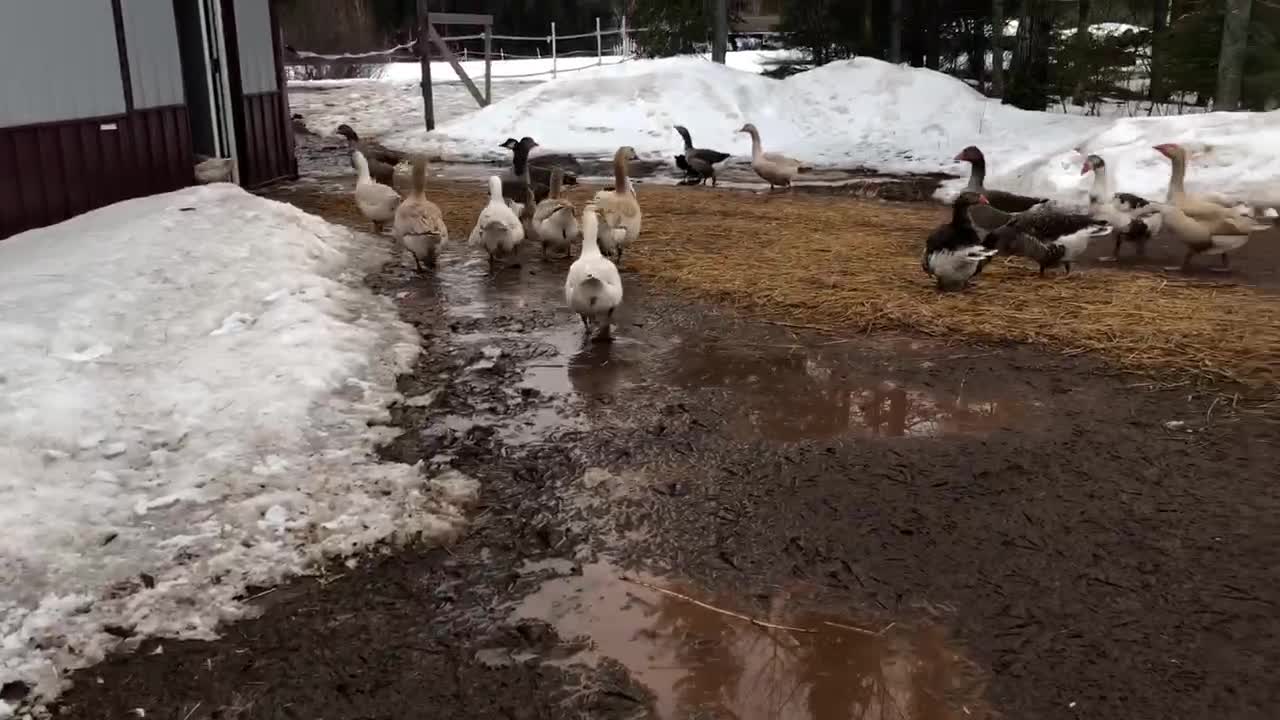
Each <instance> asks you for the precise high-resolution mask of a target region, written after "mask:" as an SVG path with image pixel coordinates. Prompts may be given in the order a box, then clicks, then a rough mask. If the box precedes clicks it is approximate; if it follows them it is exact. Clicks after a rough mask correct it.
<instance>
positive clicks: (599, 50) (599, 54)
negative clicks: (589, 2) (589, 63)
mask: <svg viewBox="0 0 1280 720" xmlns="http://www.w3.org/2000/svg"><path fill="white" fill-rule="evenodd" d="M596 64H597V65H603V64H604V44H603V42H601V39H600V16H599V15H597V16H596Z"/></svg>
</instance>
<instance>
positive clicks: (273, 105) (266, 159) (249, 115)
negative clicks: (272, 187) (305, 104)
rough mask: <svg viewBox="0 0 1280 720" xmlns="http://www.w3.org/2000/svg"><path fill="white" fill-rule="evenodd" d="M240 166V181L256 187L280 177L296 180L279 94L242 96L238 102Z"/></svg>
mask: <svg viewBox="0 0 1280 720" xmlns="http://www.w3.org/2000/svg"><path fill="white" fill-rule="evenodd" d="M236 104H237V105H239V110H240V116H241V119H242V122H241V123H240V124H239V125H238V126H237V128H236V131H237V132H238V133H240V135H241V140H242V142H241V148H242V149H243V157H244V163H243V164H242V165H241V167H240V182H241V183H243V184H244V185H245V187H258V186H261V185H265V184H266V183H269V182H272V181H275V180H280V179H282V178H291V177H296V176H297V174H298V166H297V161H296V160H295V159H294V157H293V153H292V152H290V151H289V148H288V140H287V139H286V135H285V132H286V129H287V128H286V127H285V123H284V118H285V116H286V115H287V113H288V104H287V103H286V101H285V98H284V94H283V93H280V92H267V93H258V94H256V95H244V96H243V97H242V99H241V101H240V102H239V103H236Z"/></svg>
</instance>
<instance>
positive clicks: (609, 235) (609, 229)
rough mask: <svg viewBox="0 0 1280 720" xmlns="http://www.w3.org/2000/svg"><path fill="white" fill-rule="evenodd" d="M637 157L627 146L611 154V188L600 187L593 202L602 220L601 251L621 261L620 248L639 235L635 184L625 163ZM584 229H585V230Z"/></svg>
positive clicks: (639, 216) (616, 261) (638, 210)
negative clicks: (601, 188)
mask: <svg viewBox="0 0 1280 720" xmlns="http://www.w3.org/2000/svg"><path fill="white" fill-rule="evenodd" d="M635 159H636V151H635V149H634V148H632V147H631V146H629V145H624V146H622V147H620V148H618V151H617V152H616V153H614V154H613V182H614V185H613V187H614V189H613V190H601V191H600V192H598V193H596V194H595V197H594V198H593V199H592V201H591V202H592V203H593V204H594V205H595V206H596V207H597V208H598V209H599V211H600V216H601V219H602V222H601V223H600V229H599V232H598V240H599V243H600V251H601V252H603V253H604V254H605V255H608V256H611V257H613V258H614V262H615V263H618V264H621V263H622V250H623V248H624V247H625V246H626V245H627V244H628V243H633V242H635V241H636V238H638V237H640V220H641V214H640V201H639V200H638V199H637V198H636V189H635V186H634V185H632V183H631V178H630V177H629V176H628V175H627V163H628V162H630V161H632V160H635ZM584 232H585V230H584Z"/></svg>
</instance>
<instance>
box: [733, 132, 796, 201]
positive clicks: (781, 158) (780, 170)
mask: <svg viewBox="0 0 1280 720" xmlns="http://www.w3.org/2000/svg"><path fill="white" fill-rule="evenodd" d="M738 132H741V133H746V134H748V135H750V136H751V169H752V170H755V171H756V174H757V175H759V176H760V177H761V178H763V179H764V180H765V182H767V183H769V189H770V190H772V189H773V188H774V187H775V186H781V187H784V188H789V187H791V181H792V180H794V179H795V176H796V175H799V174H800V170H801V167H800V161H799V160H794V159H792V158H789V157H787V156H786V155H782V154H780V153H770V152H765V151H764V146H763V145H761V144H760V131H759V130H757V129H756V126H755V125H752V124H751V123H747V124H746V125H743V126H742V127H741V128H739V129H738Z"/></svg>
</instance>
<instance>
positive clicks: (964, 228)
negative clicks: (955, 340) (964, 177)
mask: <svg viewBox="0 0 1280 720" xmlns="http://www.w3.org/2000/svg"><path fill="white" fill-rule="evenodd" d="M986 204H987V199H986V198H985V197H983V196H982V195H980V194H978V193H968V192H966V193H962V194H961V195H960V197H957V198H956V201H955V204H954V205H953V206H952V209H951V222H948V223H946V224H943V225H939V226H938V228H937V229H936V230H934V231H933V232H932V233H930V234H929V239H928V240H927V241H926V242H925V246H924V257H923V258H922V259H921V260H920V267H921V268H923V269H924V271H925V272H926V273H928V274H929V275H932V276H933V277H934V278H935V279H936V280H937V281H938V289H939V290H960V289H963V288H964V287H965V286H966V285H968V284H969V280H970V279H972V278H973V276H975V275H977V274H978V273H980V272H982V268H983V266H985V265H986V264H987V263H988V262H989V261H990V260H991V258H993V257H995V255H996V253H997V250H994V249H991V248H985V247H983V246H982V239H981V238H980V237H978V233H977V231H976V230H974V228H973V221H972V220H971V219H970V217H969V209H970V208H971V207H976V206H978V205H986Z"/></svg>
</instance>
